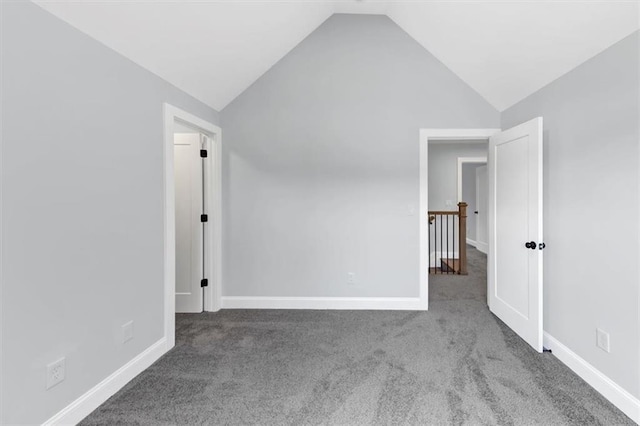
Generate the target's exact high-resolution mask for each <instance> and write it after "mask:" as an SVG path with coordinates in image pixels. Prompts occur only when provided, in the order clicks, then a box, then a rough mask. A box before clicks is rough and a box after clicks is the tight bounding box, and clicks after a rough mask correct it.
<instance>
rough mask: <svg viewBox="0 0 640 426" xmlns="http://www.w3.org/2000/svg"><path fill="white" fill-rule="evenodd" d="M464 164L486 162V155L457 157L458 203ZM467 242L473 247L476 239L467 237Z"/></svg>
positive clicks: (475, 219) (475, 218)
mask: <svg viewBox="0 0 640 426" xmlns="http://www.w3.org/2000/svg"><path fill="white" fill-rule="evenodd" d="M487 142H488V141H487ZM487 149H488V147H487ZM465 164H487V157H458V203H459V202H461V201H463V200H462V166H463V165H465ZM476 198H477V197H476ZM473 202H474V203H476V204H477V202H476V200H473ZM476 208H477V205H476ZM474 216H475V217H474V218H473V220H474V221H475V222H476V230H477V229H478V226H477V222H478V221H477V219H478V216H477V215H475V214H474ZM467 222H468V221H467ZM467 244H471V245H472V246H474V247H475V246H476V241H475V240H471V239H469V238H467Z"/></svg>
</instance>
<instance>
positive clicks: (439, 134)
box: [419, 129, 501, 309]
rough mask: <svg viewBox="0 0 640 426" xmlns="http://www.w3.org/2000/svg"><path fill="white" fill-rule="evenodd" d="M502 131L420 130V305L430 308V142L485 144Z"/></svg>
mask: <svg viewBox="0 0 640 426" xmlns="http://www.w3.org/2000/svg"><path fill="white" fill-rule="evenodd" d="M500 131H501V130H500V129H420V210H419V212H420V262H419V263H420V293H419V294H420V303H421V305H422V306H424V309H428V308H429V271H428V269H429V240H428V238H429V237H428V227H429V220H428V212H429V142H430V141H452V143H455V141H461V142H462V141H464V142H474V141H478V142H482V143H485V142H487V141H488V140H489V138H490V137H491V136H492V135H494V134H496V133H498V132H500Z"/></svg>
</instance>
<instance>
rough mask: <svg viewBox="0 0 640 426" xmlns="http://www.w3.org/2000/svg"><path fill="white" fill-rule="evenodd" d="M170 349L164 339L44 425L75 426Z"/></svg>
mask: <svg viewBox="0 0 640 426" xmlns="http://www.w3.org/2000/svg"><path fill="white" fill-rule="evenodd" d="M169 349H170V348H169V347H168V345H167V339H166V338H164V337H163V338H162V339H160V340H158V341H157V342H156V343H154V344H153V345H151V346H150V347H149V348H147V349H146V350H145V351H144V352H142V353H141V354H139V355H138V356H137V357H135V358H134V359H132V360H131V361H129V362H128V363H126V364H125V365H123V366H122V367H120V368H119V369H118V370H116V371H115V372H114V373H113V374H111V375H109V377H107V378H106V379H104V380H103V381H101V382H100V383H98V384H97V385H96V386H94V387H93V388H91V389H89V391H87V392H85V393H84V395H82V396H80V398H78V399H76V400H75V401H73V402H72V403H71V404H69V405H67V406H66V407H65V408H63V409H62V410H61V411H60V412H59V413H58V414H56V415H54V416H53V417H51V418H50V419H49V420H47V421H46V422H44V423H43V424H44V425H47V426H48V425H75V424H77V423H79V422H80V421H81V420H82V419H84V418H85V417H87V416H88V415H89V414H91V412H92V411H93V410H95V409H96V408H98V407H99V406H100V405H101V404H102V403H104V402H105V401H106V400H107V399H109V398H111V396H113V395H114V394H115V393H116V392H118V391H119V390H120V389H122V388H123V387H124V385H126V384H127V383H129V382H130V381H131V380H133V379H134V378H135V377H136V376H137V375H138V374H140V373H141V372H143V371H144V370H145V369H147V368H148V367H149V366H151V364H153V363H154V362H156V361H157V360H158V359H159V358H160V357H161V356H162V355H164V354H165V353H167V351H168V350H169Z"/></svg>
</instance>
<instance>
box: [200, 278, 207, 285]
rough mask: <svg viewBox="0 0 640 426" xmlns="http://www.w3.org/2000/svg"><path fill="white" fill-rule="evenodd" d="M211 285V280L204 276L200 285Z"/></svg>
mask: <svg viewBox="0 0 640 426" xmlns="http://www.w3.org/2000/svg"><path fill="white" fill-rule="evenodd" d="M208 285H209V280H208V279H206V278H203V279H201V280H200V287H207V286H208Z"/></svg>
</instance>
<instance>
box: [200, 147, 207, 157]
mask: <svg viewBox="0 0 640 426" xmlns="http://www.w3.org/2000/svg"><path fill="white" fill-rule="evenodd" d="M200 157H202V158H207V150H206V149H201V150H200Z"/></svg>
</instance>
